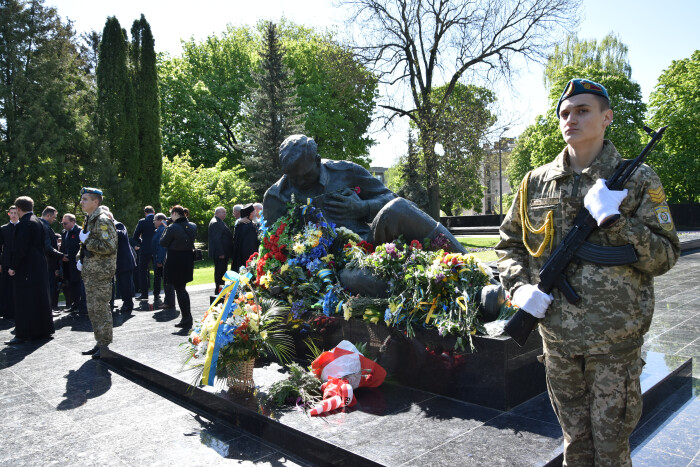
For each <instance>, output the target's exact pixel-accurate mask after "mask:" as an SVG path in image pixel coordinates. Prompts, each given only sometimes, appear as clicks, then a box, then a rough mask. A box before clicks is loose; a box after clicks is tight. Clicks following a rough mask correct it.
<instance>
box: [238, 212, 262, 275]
mask: <svg viewBox="0 0 700 467" xmlns="http://www.w3.org/2000/svg"><path fill="white" fill-rule="evenodd" d="M254 215H255V208H254V207H253V205H252V204H249V205H247V206H245V207H244V208H243V209H241V218H240V219H239V220H238V222H236V228H235V230H234V232H233V258H232V260H231V270H232V271H233V272H238V270H239V269H240V268H241V266H245V263H246V261H248V258H250V255H252V254H253V253H255V252H256V251H258V247H259V246H260V242H259V241H258V229H257V227H256V226H255V224H254V223H253V216H254Z"/></svg>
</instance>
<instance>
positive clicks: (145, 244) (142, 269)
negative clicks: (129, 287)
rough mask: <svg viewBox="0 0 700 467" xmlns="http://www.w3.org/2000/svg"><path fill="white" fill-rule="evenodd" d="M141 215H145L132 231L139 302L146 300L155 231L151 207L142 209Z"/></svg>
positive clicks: (153, 212) (153, 213)
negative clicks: (137, 275) (136, 257)
mask: <svg viewBox="0 0 700 467" xmlns="http://www.w3.org/2000/svg"><path fill="white" fill-rule="evenodd" d="M143 213H144V214H145V215H146V217H144V218H143V219H141V220H140V221H139V222H138V224H136V229H135V230H134V250H136V253H137V254H138V255H139V287H140V289H141V295H139V300H148V283H149V279H150V277H149V274H150V272H151V265H152V264H153V257H152V256H151V255H152V252H151V240H153V232H155V231H156V226H155V224H154V223H153V216H154V215H155V211H154V210H153V206H146V207H145V208H143Z"/></svg>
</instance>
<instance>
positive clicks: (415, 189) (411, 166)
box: [396, 130, 428, 210]
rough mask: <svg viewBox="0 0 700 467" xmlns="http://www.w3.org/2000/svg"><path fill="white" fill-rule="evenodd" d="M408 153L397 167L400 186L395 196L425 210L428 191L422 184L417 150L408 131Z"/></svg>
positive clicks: (413, 137)
mask: <svg viewBox="0 0 700 467" xmlns="http://www.w3.org/2000/svg"><path fill="white" fill-rule="evenodd" d="M407 143H408V151H407V153H406V158H405V159H404V160H403V161H402V163H401V164H400V165H399V173H400V177H401V181H402V184H401V186H400V188H399V189H398V191H397V192H396V194H397V195H399V196H401V197H402V198H406V199H407V200H410V201H413V202H414V203H416V205H417V206H418V207H419V208H421V209H423V210H425V209H426V208H427V207H428V191H427V190H426V189H425V187H424V186H423V183H422V178H423V177H422V175H421V161H420V154H419V153H418V151H419V149H418V147H417V144H416V143H417V142H416V138H415V136H413V132H412V131H411V130H409V131H408V141H407Z"/></svg>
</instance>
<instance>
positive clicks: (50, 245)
mask: <svg viewBox="0 0 700 467" xmlns="http://www.w3.org/2000/svg"><path fill="white" fill-rule="evenodd" d="M57 214H58V211H57V210H56V208H54V207H53V206H46V207H45V208H44V210H43V211H42V213H41V219H40V220H41V222H42V224H44V228H45V229H46V237H45V238H44V253H46V264H47V271H48V273H49V296H50V297H51V306H52V308H54V309H57V308H58V289H57V287H56V282H57V276H58V274H59V268H60V261H61V260H62V259H63V253H62V252H61V251H60V250H59V249H58V240H57V239H56V232H54V230H53V229H52V228H51V225H53V223H54V222H56V216H57Z"/></svg>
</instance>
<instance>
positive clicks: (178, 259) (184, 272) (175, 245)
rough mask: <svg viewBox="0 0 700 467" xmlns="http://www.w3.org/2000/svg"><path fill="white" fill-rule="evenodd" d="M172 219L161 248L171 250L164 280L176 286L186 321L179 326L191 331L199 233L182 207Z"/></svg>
mask: <svg viewBox="0 0 700 467" xmlns="http://www.w3.org/2000/svg"><path fill="white" fill-rule="evenodd" d="M170 216H171V217H172V219H173V222H172V224H170V225H169V226H168V228H167V229H165V233H164V234H163V237H162V238H161V239H160V244H161V246H164V247H165V248H167V249H168V252H167V253H166V255H165V264H164V265H163V279H164V282H165V283H167V284H172V285H173V286H174V287H175V294H176V295H177V303H178V305H179V306H180V311H181V312H182V319H181V321H180V322H179V323H177V324H176V325H175V327H178V328H185V329H190V328H191V327H192V313H191V311H190V296H189V294H188V293H187V289H186V285H187V283H188V282H192V276H193V274H194V258H193V256H192V252H193V251H194V239H195V235H196V230H195V229H194V228H192V225H190V223H189V222H188V221H187V218H186V217H185V210H184V208H183V207H182V206H179V205H178V206H173V208H172V209H171V210H170Z"/></svg>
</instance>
